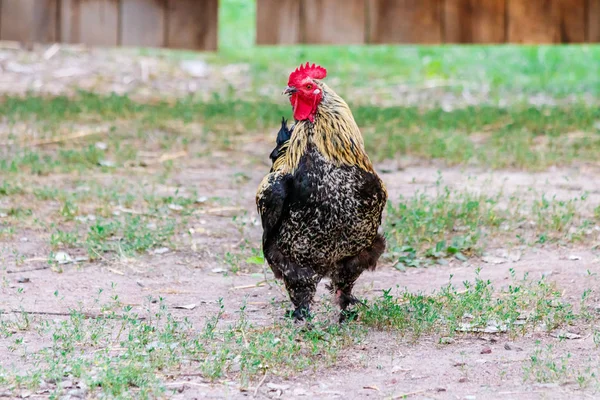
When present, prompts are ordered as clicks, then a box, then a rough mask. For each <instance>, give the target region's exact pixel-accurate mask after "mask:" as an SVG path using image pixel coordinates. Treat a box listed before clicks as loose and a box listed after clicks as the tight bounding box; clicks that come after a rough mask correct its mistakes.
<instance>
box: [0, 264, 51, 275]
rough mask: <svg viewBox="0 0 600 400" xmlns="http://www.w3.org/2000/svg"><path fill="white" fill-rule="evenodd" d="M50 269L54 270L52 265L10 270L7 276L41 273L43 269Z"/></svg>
mask: <svg viewBox="0 0 600 400" xmlns="http://www.w3.org/2000/svg"><path fill="white" fill-rule="evenodd" d="M48 268H52V265H44V266H43V267H35V268H29V269H19V270H14V269H12V270H8V271H6V273H7V274H20V273H22V272H31V271H40V270H42V269H48Z"/></svg>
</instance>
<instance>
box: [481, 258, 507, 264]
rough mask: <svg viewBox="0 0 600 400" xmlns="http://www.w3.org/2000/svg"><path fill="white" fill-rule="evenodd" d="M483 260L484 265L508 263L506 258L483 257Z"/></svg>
mask: <svg viewBox="0 0 600 400" xmlns="http://www.w3.org/2000/svg"><path fill="white" fill-rule="evenodd" d="M481 260H482V261H483V262H484V263H488V264H504V263H505V262H508V260H507V259H506V258H501V257H494V256H483V257H481Z"/></svg>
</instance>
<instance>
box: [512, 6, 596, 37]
mask: <svg viewBox="0 0 600 400" xmlns="http://www.w3.org/2000/svg"><path fill="white" fill-rule="evenodd" d="M507 17H508V41H509V42H513V43H579V42H583V41H585V0H538V1H531V0H509V3H508V15H507Z"/></svg>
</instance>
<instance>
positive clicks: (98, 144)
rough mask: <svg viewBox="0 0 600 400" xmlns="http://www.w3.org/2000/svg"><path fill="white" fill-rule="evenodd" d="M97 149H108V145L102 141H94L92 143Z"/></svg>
mask: <svg viewBox="0 0 600 400" xmlns="http://www.w3.org/2000/svg"><path fill="white" fill-rule="evenodd" d="M94 146H95V147H96V148H97V149H98V150H106V149H108V145H107V144H106V143H104V142H96V144H95V145H94Z"/></svg>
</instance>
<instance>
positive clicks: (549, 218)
mask: <svg viewBox="0 0 600 400" xmlns="http://www.w3.org/2000/svg"><path fill="white" fill-rule="evenodd" d="M440 179H441V178H440ZM390 200H391V201H390V203H389V205H388V212H387V217H386V219H385V222H384V224H385V232H386V236H387V239H388V242H389V251H390V253H391V254H390V255H391V257H392V258H393V259H394V261H396V267H397V268H399V269H404V268H406V267H419V266H423V265H429V264H432V263H436V262H437V263H443V262H445V261H444V260H445V259H446V258H448V257H455V258H457V259H459V260H461V261H465V260H466V259H467V257H468V256H472V255H481V254H482V252H483V251H484V249H485V248H486V247H487V245H488V243H489V242H491V241H495V242H496V243H500V242H501V243H502V245H503V247H505V248H511V247H513V246H520V245H528V246H533V245H546V244H551V243H552V244H559V245H562V246H566V245H569V244H572V243H593V242H594V240H595V239H596V237H597V233H595V231H594V228H595V227H596V226H598V224H599V223H600V219H599V215H598V213H596V212H594V210H593V205H592V204H589V201H587V200H588V196H587V194H586V193H582V194H581V195H579V196H576V197H573V198H571V199H568V200H560V199H557V198H555V197H548V196H546V195H544V194H540V193H535V192H532V191H530V192H525V193H515V194H512V195H510V196H507V195H504V194H503V193H502V192H498V193H497V194H490V193H485V194H481V193H475V192H468V191H465V192H461V191H452V190H450V189H449V188H448V187H447V186H443V185H442V183H441V180H440V181H438V183H437V185H436V187H435V188H434V193H416V194H415V195H414V196H411V197H408V198H404V197H401V198H400V199H399V200H396V199H390Z"/></svg>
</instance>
